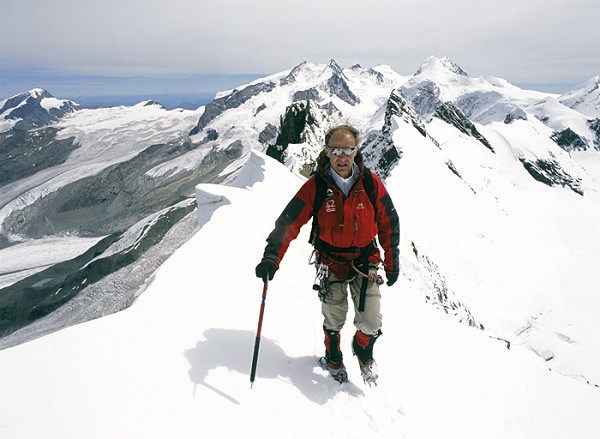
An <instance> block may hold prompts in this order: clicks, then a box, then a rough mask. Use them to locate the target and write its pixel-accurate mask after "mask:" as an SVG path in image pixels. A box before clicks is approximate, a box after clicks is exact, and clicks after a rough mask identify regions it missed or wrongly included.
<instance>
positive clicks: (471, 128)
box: [434, 102, 495, 153]
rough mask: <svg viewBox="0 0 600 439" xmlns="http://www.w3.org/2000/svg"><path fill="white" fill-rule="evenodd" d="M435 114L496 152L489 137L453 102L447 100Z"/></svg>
mask: <svg viewBox="0 0 600 439" xmlns="http://www.w3.org/2000/svg"><path fill="white" fill-rule="evenodd" d="M434 116H435V117H437V118H438V119H441V120H443V121H444V122H446V123H448V124H450V125H452V126H454V127H456V128H457V129H458V130H459V131H461V132H462V133H464V134H466V135H467V136H469V137H473V138H474V139H476V140H478V141H479V142H481V144H482V145H484V146H485V147H486V148H487V149H489V150H490V151H492V152H493V153H495V151H494V148H493V147H492V145H491V144H490V142H488V141H487V139H486V138H485V137H484V136H483V135H482V134H481V133H480V132H479V131H478V130H477V128H476V127H475V125H474V124H473V123H472V122H471V121H470V120H469V119H468V118H467V116H465V114H464V113H463V112H462V111H460V109H459V108H457V107H456V106H455V105H454V104H452V103H451V102H445V103H443V104H442V105H440V106H439V107H438V108H437V109H436V110H435V113H434Z"/></svg>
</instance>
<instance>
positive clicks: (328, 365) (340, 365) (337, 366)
mask: <svg viewBox="0 0 600 439" xmlns="http://www.w3.org/2000/svg"><path fill="white" fill-rule="evenodd" d="M319 364H320V365H321V367H322V368H323V369H325V370H327V371H329V374H330V375H331V377H332V378H333V379H334V380H336V381H337V382H338V383H340V384H341V383H345V382H347V381H348V371H347V370H346V366H344V362H343V361H340V362H335V361H328V360H327V358H326V357H321V358H319Z"/></svg>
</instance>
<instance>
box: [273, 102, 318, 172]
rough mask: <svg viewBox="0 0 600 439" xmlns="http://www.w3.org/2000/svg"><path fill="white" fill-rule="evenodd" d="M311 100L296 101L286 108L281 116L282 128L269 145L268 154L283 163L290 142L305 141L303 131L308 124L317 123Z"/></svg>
mask: <svg viewBox="0 0 600 439" xmlns="http://www.w3.org/2000/svg"><path fill="white" fill-rule="evenodd" d="M311 105H314V104H311V101H300V102H294V103H293V104H292V105H290V106H288V107H287V108H286V111H285V114H284V115H282V116H281V118H280V129H279V134H278V135H277V139H276V140H275V144H274V145H269V147H268V148H267V155H268V156H269V157H273V158H274V159H275V160H278V161H280V162H282V163H283V157H284V153H285V150H286V149H287V147H288V145H289V144H290V143H301V142H303V141H304V139H303V133H304V130H305V129H306V126H307V125H312V124H314V123H315V119H314V117H313V115H312V113H311Z"/></svg>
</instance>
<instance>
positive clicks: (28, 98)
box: [0, 89, 79, 130]
mask: <svg viewBox="0 0 600 439" xmlns="http://www.w3.org/2000/svg"><path fill="white" fill-rule="evenodd" d="M53 97H54V96H52V95H51V94H50V93H48V92H47V91H46V90H41V89H40V90H36V91H32V92H29V93H22V94H20V95H17V96H15V97H13V98H10V99H8V100H7V101H6V102H5V103H4V105H3V106H2V108H1V109H0V114H2V115H3V116H4V118H5V119H7V120H10V119H12V120H15V119H20V120H19V121H18V122H17V123H16V124H15V125H14V127H13V128H15V129H18V130H31V129H35V128H40V127H43V126H46V125H49V124H50V123H52V122H56V121H57V120H59V119H60V118H61V117H63V116H65V115H66V114H68V113H72V112H73V111H76V110H77V109H78V108H79V106H78V105H77V104H75V103H73V102H71V101H64V102H63V104H62V105H61V106H60V107H54V108H49V109H45V108H44V107H43V106H42V100H44V99H47V98H53Z"/></svg>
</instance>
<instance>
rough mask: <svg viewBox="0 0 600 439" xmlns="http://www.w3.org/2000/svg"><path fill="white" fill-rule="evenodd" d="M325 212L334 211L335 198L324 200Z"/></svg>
mask: <svg viewBox="0 0 600 439" xmlns="http://www.w3.org/2000/svg"><path fill="white" fill-rule="evenodd" d="M325 212H335V200H334V199H333V198H331V199H329V200H326V201H325Z"/></svg>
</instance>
